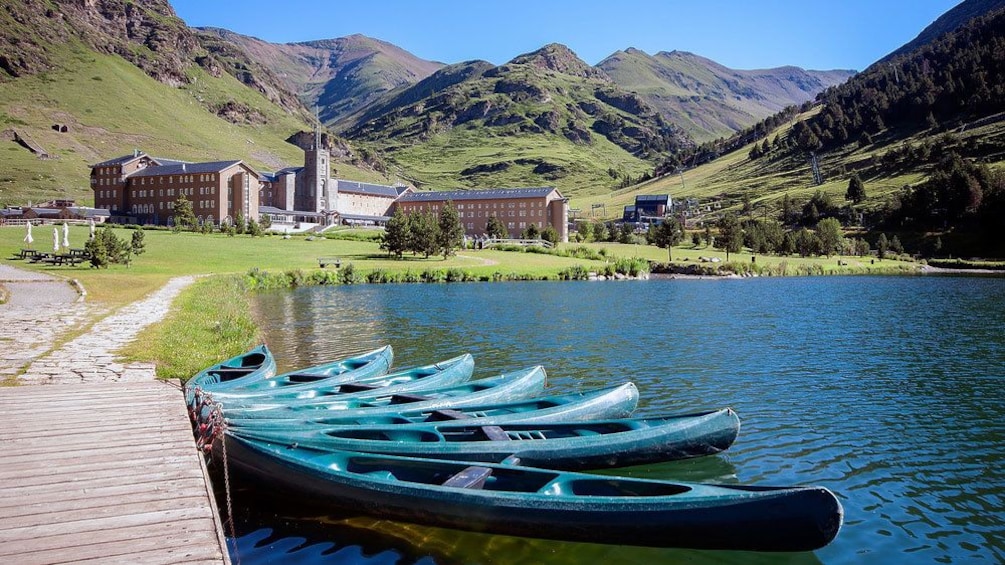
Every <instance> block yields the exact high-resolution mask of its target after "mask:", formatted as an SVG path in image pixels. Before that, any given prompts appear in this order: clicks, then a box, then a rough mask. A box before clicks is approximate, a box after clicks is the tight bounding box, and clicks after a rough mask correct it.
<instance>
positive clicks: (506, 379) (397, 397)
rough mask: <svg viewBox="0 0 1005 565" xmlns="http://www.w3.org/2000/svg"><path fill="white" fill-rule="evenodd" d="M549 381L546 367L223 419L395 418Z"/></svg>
mask: <svg viewBox="0 0 1005 565" xmlns="http://www.w3.org/2000/svg"><path fill="white" fill-rule="evenodd" d="M546 379H547V373H545V370H544V367H541V366H537V367H531V368H529V369H524V370H522V371H514V372H512V373H505V374H502V375H499V376H497V377H490V378H487V379H478V380H474V381H470V382H467V383H463V384H458V385H454V386H449V387H445V388H438V389H433V390H424V391H418V392H402V391H391V390H388V389H384V390H382V391H377V392H372V391H371V392H361V393H354V394H353V395H352V396H351V397H344V398H340V399H318V400H316V401H314V402H311V403H301V404H296V405H291V404H289V403H259V404H254V405H249V406H245V407H240V408H233V409H230V408H225V409H224V410H223V416H224V418H225V419H226V421H227V422H228V424H233V425H249V424H250V422H245V420H251V419H261V418H273V419H274V418H283V419H295V420H303V419H308V418H318V417H322V416H339V415H346V414H347V413H348V412H346V411H348V410H353V411H356V410H366V411H367V413H369V414H376V413H377V411H378V410H380V411H383V413H385V414H393V413H396V412H399V411H401V410H438V409H441V408H453V407H456V406H477V405H479V404H488V403H495V402H509V401H513V400H519V399H524V398H529V397H531V396H534V395H536V394H539V393H540V392H541V391H543V390H544V383H545V380H546ZM371 411H372V412H371Z"/></svg>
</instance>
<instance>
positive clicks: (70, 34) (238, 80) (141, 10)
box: [0, 0, 384, 205]
mask: <svg viewBox="0 0 1005 565" xmlns="http://www.w3.org/2000/svg"><path fill="white" fill-rule="evenodd" d="M309 119H311V116H310V115H309V113H308V112H307V110H306V109H304V107H303V106H302V104H301V103H300V101H299V99H298V98H297V97H296V96H295V95H293V94H292V93H291V92H290V91H289V90H287V89H286V87H285V86H284V85H283V83H282V81H280V80H279V79H278V78H276V77H275V76H274V75H273V74H272V73H271V71H269V70H268V69H266V68H265V67H264V66H262V65H260V64H259V63H257V62H255V61H254V60H252V59H251V58H249V57H248V56H247V55H246V54H244V53H243V52H242V51H240V50H239V49H237V48H235V47H234V46H232V45H230V44H224V45H218V46H210V47H209V48H207V47H206V45H205V44H204V43H203V37H202V36H200V34H198V33H195V32H193V31H192V30H191V29H190V28H188V27H187V26H186V25H185V24H184V22H183V21H182V20H180V19H179V18H178V17H177V16H176V15H175V14H174V11H173V10H172V9H171V7H170V5H169V4H168V3H167V2H166V1H158V0H146V1H144V2H142V3H140V2H127V1H123V0H21V1H19V2H5V3H4V4H3V5H2V6H0V144H2V147H3V149H4V150H3V151H2V153H0V154H2V156H3V158H2V161H0V164H2V167H0V205H6V204H24V203H26V202H27V201H28V200H31V201H36V202H37V201H41V200H46V199H51V198H69V199H76V200H78V201H80V202H85V203H86V202H90V201H91V199H92V198H93V193H92V191H91V189H90V186H89V178H88V175H89V168H88V167H89V165H90V164H92V163H96V162H99V161H102V160H105V159H108V158H110V157H115V156H118V155H123V154H126V153H131V152H132V151H133V150H134V149H142V150H144V151H147V152H149V153H151V154H153V155H156V156H159V157H167V158H174V159H185V160H192V161H206V160H214V159H232V158H238V159H242V160H244V161H246V162H247V163H249V164H250V165H251V166H253V167H254V168H256V169H258V170H263V171H268V170H275V169H278V168H282V167H285V166H290V165H297V164H301V163H303V152H302V151H301V150H300V149H299V148H297V147H296V146H295V145H293V144H291V143H288V142H286V139H287V138H290V136H291V134H293V133H295V132H298V131H302V130H305V129H310V126H309V125H308V122H307V120H309ZM54 126H56V128H57V129H54ZM16 137H21V138H22V139H23V138H29V139H31V140H33V141H34V143H33V144H32V145H34V146H35V147H41V148H42V149H43V150H44V154H45V155H44V156H45V158H39V156H37V155H36V154H35V153H33V152H32V151H29V150H28V149H27V148H26V147H25V146H24V145H22V144H18V143H15V142H14V141H12V140H14V139H15V138H16ZM350 152H351V151H350ZM352 158H353V157H352V156H348V157H347V159H350V160H351V159H352ZM336 167H337V168H338V169H339V170H340V173H341V174H346V175H347V176H350V177H351V178H359V179H360V180H364V179H367V178H369V180H370V181H377V182H380V181H381V180H384V178H383V177H382V176H381V175H379V174H377V173H375V172H374V171H372V170H367V169H366V168H365V167H364V168H357V167H356V166H354V165H352V164H350V163H338V164H337V165H336Z"/></svg>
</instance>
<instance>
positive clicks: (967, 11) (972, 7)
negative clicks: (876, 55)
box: [877, 0, 1005, 64]
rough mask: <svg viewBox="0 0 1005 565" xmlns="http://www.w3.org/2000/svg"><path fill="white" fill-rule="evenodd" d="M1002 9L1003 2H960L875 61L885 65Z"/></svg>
mask: <svg viewBox="0 0 1005 565" xmlns="http://www.w3.org/2000/svg"><path fill="white" fill-rule="evenodd" d="M1002 7H1005V0H965V1H964V2H960V3H959V4H957V5H956V6H954V7H953V8H952V9H951V10H949V11H948V12H946V13H945V14H942V15H941V16H939V17H938V18H937V19H936V20H935V21H934V22H932V23H931V24H930V25H929V26H928V27H926V28H925V29H923V30H922V31H921V33H919V34H918V36H917V37H915V38H914V39H912V40H911V41H909V42H907V43H905V44H904V45H903V46H902V47H900V48H899V49H897V50H896V51H894V52H892V53H890V54H889V55H887V56H886V57H883V58H882V59H880V60H879V61H877V64H878V63H886V62H887V61H889V60H890V59H893V58H894V57H897V56H899V55H903V54H905V53H910V52H911V51H915V50H916V49H918V48H919V47H922V46H924V45H927V44H929V43H931V42H932V41H934V40H935V39H936V38H938V37H939V36H940V35H944V34H946V33H949V32H951V31H954V30H955V29H957V28H959V27H960V26H961V25H963V24H965V23H967V22H968V21H970V20H971V19H973V18H975V17H977V16H981V15H984V14H986V13H988V12H991V11H993V10H996V9H998V8H1002Z"/></svg>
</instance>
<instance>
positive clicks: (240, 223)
mask: <svg viewBox="0 0 1005 565" xmlns="http://www.w3.org/2000/svg"><path fill="white" fill-rule="evenodd" d="M234 229H235V230H236V231H237V233H245V232H246V231H248V222H246V221H245V220H244V214H238V215H237V219H236V220H235V221H234Z"/></svg>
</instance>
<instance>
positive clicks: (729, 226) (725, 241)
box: [718, 212, 743, 261]
mask: <svg viewBox="0 0 1005 565" xmlns="http://www.w3.org/2000/svg"><path fill="white" fill-rule="evenodd" d="M718 243H719V246H720V248H721V249H723V250H724V251H725V252H726V261H729V254H730V253H736V252H738V251H739V250H740V249H742V248H743V227H742V226H741V225H740V219H739V218H737V217H736V214H734V213H733V212H726V214H725V215H723V217H722V219H721V220H719V241H718Z"/></svg>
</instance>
